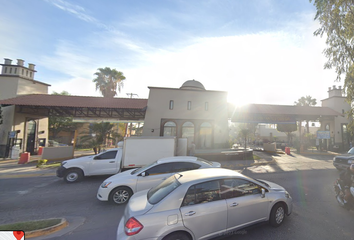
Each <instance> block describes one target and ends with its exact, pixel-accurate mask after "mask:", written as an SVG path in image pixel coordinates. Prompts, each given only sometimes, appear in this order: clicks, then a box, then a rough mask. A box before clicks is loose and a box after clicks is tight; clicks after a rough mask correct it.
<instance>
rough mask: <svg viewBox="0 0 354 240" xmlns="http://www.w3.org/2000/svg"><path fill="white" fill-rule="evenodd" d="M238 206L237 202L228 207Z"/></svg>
mask: <svg viewBox="0 0 354 240" xmlns="http://www.w3.org/2000/svg"><path fill="white" fill-rule="evenodd" d="M237 205H238V203H237V202H234V203H231V205H230V207H236V206H237Z"/></svg>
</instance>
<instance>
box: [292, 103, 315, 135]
mask: <svg viewBox="0 0 354 240" xmlns="http://www.w3.org/2000/svg"><path fill="white" fill-rule="evenodd" d="M294 104H295V105H296V106H315V105H316V104H317V101H316V99H315V98H312V97H311V96H306V97H301V98H299V100H297V102H296V101H295V102H294ZM309 121H310V120H306V127H307V133H310V126H309ZM300 124H301V123H300Z"/></svg>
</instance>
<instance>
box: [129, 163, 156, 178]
mask: <svg viewBox="0 0 354 240" xmlns="http://www.w3.org/2000/svg"><path fill="white" fill-rule="evenodd" d="M155 164H156V161H155V162H153V163H150V164H148V165H145V166H143V167H140V168H136V169H134V171H132V172H131V173H130V174H131V175H133V174H135V173H137V172H140V171H141V172H144V171H145V170H146V169H148V168H150V167H151V166H152V165H155Z"/></svg>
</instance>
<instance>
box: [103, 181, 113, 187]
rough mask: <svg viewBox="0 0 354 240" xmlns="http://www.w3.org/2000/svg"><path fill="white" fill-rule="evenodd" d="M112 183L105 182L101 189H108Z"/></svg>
mask: <svg viewBox="0 0 354 240" xmlns="http://www.w3.org/2000/svg"><path fill="white" fill-rule="evenodd" d="M111 183H112V182H103V183H102V184H101V188H107V187H108V185H109V184H111Z"/></svg>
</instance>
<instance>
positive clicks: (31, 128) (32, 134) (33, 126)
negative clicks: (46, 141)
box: [26, 119, 37, 155]
mask: <svg viewBox="0 0 354 240" xmlns="http://www.w3.org/2000/svg"><path fill="white" fill-rule="evenodd" d="M26 126H27V131H26V133H27V144H26V152H29V153H31V155H32V154H34V149H35V143H36V132H37V123H36V121H35V120H33V119H32V120H29V121H27V123H26Z"/></svg>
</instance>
